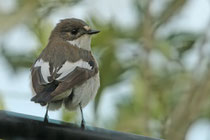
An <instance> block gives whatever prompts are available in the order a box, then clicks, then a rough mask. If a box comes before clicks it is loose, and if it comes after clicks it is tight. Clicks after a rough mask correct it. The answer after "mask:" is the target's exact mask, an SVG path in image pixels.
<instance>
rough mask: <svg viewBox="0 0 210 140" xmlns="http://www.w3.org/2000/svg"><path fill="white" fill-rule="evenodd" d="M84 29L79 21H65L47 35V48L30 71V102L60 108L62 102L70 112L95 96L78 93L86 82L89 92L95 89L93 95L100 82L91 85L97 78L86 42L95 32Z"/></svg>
mask: <svg viewBox="0 0 210 140" xmlns="http://www.w3.org/2000/svg"><path fill="white" fill-rule="evenodd" d="M87 27H89V26H88V25H87V24H86V23H85V22H84V21H82V20H79V19H65V20H61V22H60V23H59V24H57V26H56V27H55V29H54V30H53V31H52V33H51V35H50V38H49V43H48V45H47V46H46V48H45V49H44V50H43V51H42V53H41V54H40V56H39V57H38V58H37V60H36V61H35V63H34V64H33V66H32V68H31V77H32V88H33V90H34V92H35V96H34V97H33V98H32V99H31V101H34V102H35V103H39V104H40V105H42V106H44V105H47V104H49V103H50V105H51V104H59V107H60V105H61V104H62V103H64V104H65V106H66V108H67V109H70V110H71V109H75V108H76V107H78V106H79V104H81V105H82V106H83V107H84V106H86V104H87V103H88V102H89V100H90V99H89V98H90V97H91V98H93V97H94V96H95V94H96V93H81V92H82V91H83V86H85V85H88V83H87V82H88V81H91V82H93V83H89V85H91V90H93V88H94V90H93V92H97V90H98V87H99V83H98V84H97V85H95V87H94V85H92V84H94V83H95V82H99V76H98V65H97V62H96V60H95V59H94V57H93V55H92V53H91V50H90V39H89V38H90V35H91V34H95V33H98V31H95V30H91V29H89V28H87ZM88 29H89V30H88ZM86 40H87V43H85V41H86ZM86 44H87V45H86ZM89 79H91V80H89ZM80 87H82V88H80ZM86 88H88V86H86ZM74 91H77V93H74ZM87 92H91V91H90V90H87ZM76 94H78V95H79V94H81V96H83V94H87V96H88V99H86V97H85V96H84V97H83V98H81V99H80V97H77V96H75V98H74V97H73V95H76ZM89 94H91V95H89ZM92 94H93V95H92ZM89 96H90V97H89ZM76 97H77V98H76ZM71 98H72V99H71ZM64 100H65V102H64ZM74 100H76V101H77V100H78V101H77V102H76V101H74ZM86 100H88V101H86ZM74 102H75V103H74ZM59 107H57V108H59ZM57 108H55V109H57ZM52 109H54V108H52Z"/></svg>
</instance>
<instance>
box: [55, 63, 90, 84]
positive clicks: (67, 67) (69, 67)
mask: <svg viewBox="0 0 210 140" xmlns="http://www.w3.org/2000/svg"><path fill="white" fill-rule="evenodd" d="M76 67H80V68H84V69H89V70H91V69H92V67H91V66H90V65H89V64H88V62H85V61H83V60H79V61H77V62H74V63H72V62H69V61H66V62H65V63H64V64H63V66H62V67H61V69H60V70H59V71H58V72H57V74H61V75H60V76H59V77H58V78H57V79H56V80H60V79H62V78H63V77H65V76H66V75H68V74H69V73H71V72H72V71H73V70H74V69H75V68H76Z"/></svg>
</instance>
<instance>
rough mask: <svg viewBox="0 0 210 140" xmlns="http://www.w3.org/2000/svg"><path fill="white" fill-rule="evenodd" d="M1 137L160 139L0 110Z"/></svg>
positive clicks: (65, 139) (89, 139) (102, 139)
mask: <svg viewBox="0 0 210 140" xmlns="http://www.w3.org/2000/svg"><path fill="white" fill-rule="evenodd" d="M0 138H1V139H23V140H24V139H27V140H36V139H45V140H47V139H50V140H55V139H60V140H67V139H68V140H69V139H72V140H160V139H155V138H149V137H145V136H139V135H134V134H130V133H123V132H117V131H111V130H107V129H102V128H96V127H90V126H86V128H85V130H83V129H81V128H80V127H79V126H77V125H75V124H70V123H65V122H61V121H56V120H51V119H50V120H49V123H44V122H43V118H40V117H35V116H30V115H25V114H19V113H14V112H8V111H0Z"/></svg>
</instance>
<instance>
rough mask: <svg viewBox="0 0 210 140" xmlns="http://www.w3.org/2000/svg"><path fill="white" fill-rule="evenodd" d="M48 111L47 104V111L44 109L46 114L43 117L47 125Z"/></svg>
mask: <svg viewBox="0 0 210 140" xmlns="http://www.w3.org/2000/svg"><path fill="white" fill-rule="evenodd" d="M48 109H49V103H48V104H47V109H46V113H45V116H44V123H48Z"/></svg>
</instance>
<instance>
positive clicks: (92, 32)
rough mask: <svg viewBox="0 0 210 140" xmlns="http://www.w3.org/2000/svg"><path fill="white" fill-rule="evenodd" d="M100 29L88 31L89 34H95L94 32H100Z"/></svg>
mask: <svg viewBox="0 0 210 140" xmlns="http://www.w3.org/2000/svg"><path fill="white" fill-rule="evenodd" d="M99 32H100V31H98V30H92V29H91V30H89V31H87V34H89V35H93V34H97V33H99Z"/></svg>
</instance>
